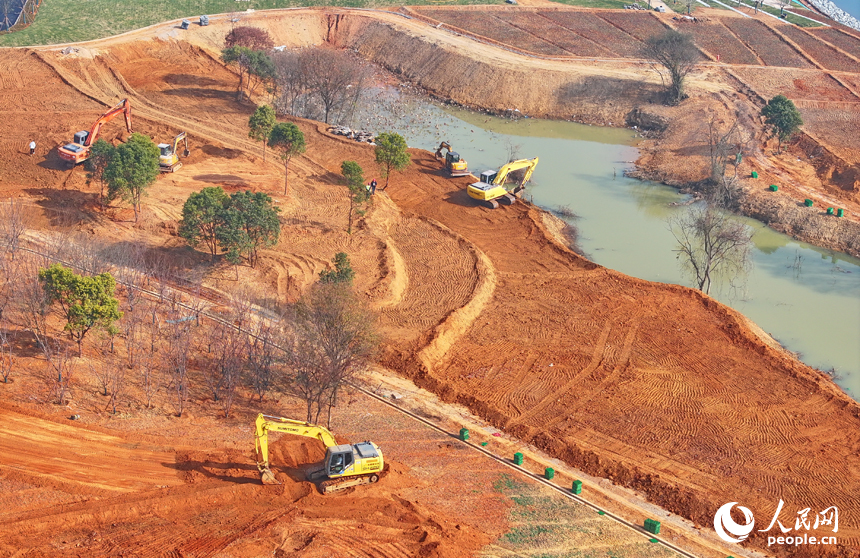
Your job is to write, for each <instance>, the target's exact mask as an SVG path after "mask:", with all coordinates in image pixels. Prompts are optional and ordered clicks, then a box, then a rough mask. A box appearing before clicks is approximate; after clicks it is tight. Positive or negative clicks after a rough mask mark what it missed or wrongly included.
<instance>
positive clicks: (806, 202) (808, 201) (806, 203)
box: [803, 198, 812, 207]
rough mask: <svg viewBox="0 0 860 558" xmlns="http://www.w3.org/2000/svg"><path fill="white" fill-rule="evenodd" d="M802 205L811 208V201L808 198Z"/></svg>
mask: <svg viewBox="0 0 860 558" xmlns="http://www.w3.org/2000/svg"><path fill="white" fill-rule="evenodd" d="M803 204H804V205H805V206H806V207H812V200H811V199H809V198H806V199H805V200H803Z"/></svg>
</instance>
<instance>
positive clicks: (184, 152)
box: [182, 149, 191, 157]
mask: <svg viewBox="0 0 860 558" xmlns="http://www.w3.org/2000/svg"><path fill="white" fill-rule="evenodd" d="M190 154H191V151H189V150H187V149H186V150H185V151H183V152H182V156H183V157H188V155H190Z"/></svg>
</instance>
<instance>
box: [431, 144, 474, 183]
mask: <svg viewBox="0 0 860 558" xmlns="http://www.w3.org/2000/svg"><path fill="white" fill-rule="evenodd" d="M443 149H446V150H447V152H446V153H445V157H444V165H445V169H446V170H447V171H448V173H449V174H450V175H451V176H468V175H469V165H468V164H467V163H466V160H465V159H461V158H460V154H459V153H456V152H454V151H451V144H450V143H448V142H447V141H443V142H442V143H440V144H439V147H437V148H436V160H437V161H442V160H443V157H442V150H443Z"/></svg>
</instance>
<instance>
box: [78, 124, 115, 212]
mask: <svg viewBox="0 0 860 558" xmlns="http://www.w3.org/2000/svg"><path fill="white" fill-rule="evenodd" d="M114 153H116V147H114V146H113V144H112V143H110V142H107V141H105V140H103V139H97V140H96V142H95V143H94V144H93V145H92V147H90V157H89V159H87V161H86V163H84V164H85V165H86V168H87V171H88V172H87V178H88V179H90V180H97V181H98V183H99V186H100V189H99V203H102V204H104V201H105V193H104V189H105V177H104V174H105V170H106V169H107V166H108V164H110V162H111V159H113V156H114Z"/></svg>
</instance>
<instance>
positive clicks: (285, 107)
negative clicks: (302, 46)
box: [272, 51, 308, 116]
mask: <svg viewBox="0 0 860 558" xmlns="http://www.w3.org/2000/svg"><path fill="white" fill-rule="evenodd" d="M272 60H273V62H274V63H275V88H276V93H275V95H276V98H275V102H274V103H273V105H274V107H275V111H276V112H277V113H278V114H292V115H294V116H301V115H303V114H305V112H304V111H301V110H300V104H299V103H300V99H301V98H302V97H303V96H304V95H306V93H307V92H308V88H307V85H306V83H305V76H304V72H303V70H302V63H301V56H300V55H299V53H298V52H291V51H282V52H276V53H274V54H273V55H272Z"/></svg>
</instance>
